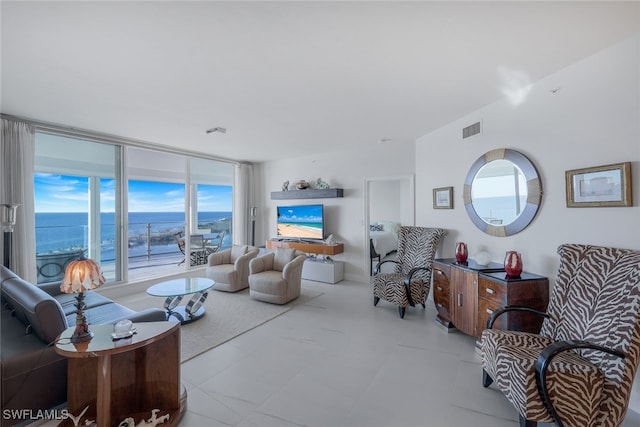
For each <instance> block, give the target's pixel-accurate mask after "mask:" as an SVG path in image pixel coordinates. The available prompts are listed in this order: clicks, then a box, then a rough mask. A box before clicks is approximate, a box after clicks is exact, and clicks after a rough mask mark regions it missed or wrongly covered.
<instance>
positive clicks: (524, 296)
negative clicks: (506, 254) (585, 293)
mask: <svg viewBox="0 0 640 427" xmlns="http://www.w3.org/2000/svg"><path fill="white" fill-rule="evenodd" d="M433 301H434V303H435V305H436V309H437V310H438V316H437V317H436V322H438V323H439V324H441V325H442V326H444V327H446V328H447V329H453V328H456V329H458V330H460V331H461V332H464V333H465V334H468V335H472V336H475V337H480V335H481V334H482V331H483V330H484V329H485V328H486V325H487V319H488V318H489V316H490V315H491V313H492V312H493V311H494V310H495V309H497V308H499V307H502V306H505V305H522V306H526V307H530V308H535V309H536V310H540V311H545V310H546V309H547V304H548V303H549V280H548V279H547V278H546V277H542V276H538V275H535V274H531V273H527V272H523V273H522V274H521V275H520V277H519V278H511V277H507V274H506V273H505V272H504V267H503V266H502V265H501V264H498V263H490V264H489V265H487V266H480V265H477V264H475V263H474V262H473V261H470V262H469V263H468V264H464V265H463V264H458V263H457V262H456V260H455V259H453V258H446V259H436V260H434V262H433ZM541 325H542V318H541V317H539V316H535V315H533V314H531V313H515V312H509V313H506V314H504V315H502V316H500V318H499V321H498V323H497V324H496V327H499V328H503V329H511V330H518V331H526V332H538V331H539V330H540V326H541Z"/></svg>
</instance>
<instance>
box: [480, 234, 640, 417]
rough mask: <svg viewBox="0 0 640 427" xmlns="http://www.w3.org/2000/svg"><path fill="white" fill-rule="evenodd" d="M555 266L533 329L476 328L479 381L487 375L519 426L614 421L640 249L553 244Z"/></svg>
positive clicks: (636, 341) (628, 365) (637, 342)
mask: <svg viewBox="0 0 640 427" xmlns="http://www.w3.org/2000/svg"><path fill="white" fill-rule="evenodd" d="M558 254H559V255H560V268H559V271H558V274H557V278H556V284H555V286H554V288H553V291H552V295H551V301H550V303H549V307H548V310H547V312H546V313H541V315H543V316H544V317H545V319H544V322H543V324H542V329H541V331H540V334H539V335H536V334H530V333H524V332H516V331H500V330H494V329H491V326H492V325H493V321H494V320H495V317H497V316H499V315H500V314H502V313H505V312H508V311H512V310H517V309H518V308H517V307H513V308H509V307H506V308H505V309H504V311H500V310H497V311H496V312H495V313H494V314H493V315H492V316H491V318H490V319H489V321H488V324H487V329H485V330H484V331H483V333H482V342H481V347H482V367H483V385H484V386H485V387H488V386H489V385H490V384H491V383H492V382H493V381H495V383H496V385H497V387H498V388H499V389H500V390H501V391H502V393H504V395H505V396H506V397H507V399H508V400H509V401H510V402H511V403H512V404H513V405H514V406H515V407H516V409H517V411H518V413H519V416H520V425H521V426H523V427H525V426H526V427H534V426H536V425H537V423H538V422H546V423H549V422H553V423H555V424H556V425H558V426H559V427H562V426H572V427H590V426H599V427H605V426H619V425H620V424H621V423H622V421H623V420H624V416H625V414H626V412H627V407H628V404H629V398H630V393H631V387H632V385H633V379H634V376H635V374H636V370H637V368H638V363H639V360H640V251H632V250H626V249H616V248H607V247H599V246H588V245H578V244H566V245H561V246H560V247H559V248H558Z"/></svg>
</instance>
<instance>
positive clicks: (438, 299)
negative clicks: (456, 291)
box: [433, 283, 449, 312]
mask: <svg viewBox="0 0 640 427" xmlns="http://www.w3.org/2000/svg"><path fill="white" fill-rule="evenodd" d="M433 302H434V303H435V304H436V307H437V308H438V309H440V308H441V307H444V308H445V309H446V310H447V312H448V311H449V289H445V288H444V287H442V286H439V285H438V284H436V283H434V285H433Z"/></svg>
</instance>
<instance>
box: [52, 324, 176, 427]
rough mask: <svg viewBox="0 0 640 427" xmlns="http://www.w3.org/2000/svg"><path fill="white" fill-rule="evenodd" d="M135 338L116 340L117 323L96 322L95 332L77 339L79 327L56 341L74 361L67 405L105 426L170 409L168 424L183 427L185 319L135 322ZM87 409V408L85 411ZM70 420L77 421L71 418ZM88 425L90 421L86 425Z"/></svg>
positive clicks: (77, 412) (73, 411)
mask: <svg viewBox="0 0 640 427" xmlns="http://www.w3.org/2000/svg"><path fill="white" fill-rule="evenodd" d="M133 327H134V328H135V330H136V334H134V335H133V336H132V337H131V338H128V339H121V340H116V341H114V340H113V339H112V336H111V333H112V332H113V325H91V331H92V332H93V333H94V337H93V339H92V340H91V341H89V342H86V343H79V344H78V343H76V344H72V343H71V342H70V337H71V335H72V334H73V331H74V329H75V328H74V327H71V328H68V329H67V330H65V331H64V332H63V333H62V334H60V336H59V337H58V340H57V342H56V348H55V350H56V352H57V353H59V354H61V355H63V356H66V357H67V358H68V359H69V360H68V361H69V369H68V380H67V382H68V384H67V410H68V411H69V413H70V414H72V415H73V416H76V417H77V416H79V415H80V414H81V413H83V411H84V414H83V416H82V423H84V420H87V419H89V420H95V421H96V424H97V425H98V426H100V427H102V426H105V427H108V426H118V425H119V423H120V422H122V421H123V420H125V419H126V418H132V419H133V421H134V424H135V425H137V424H138V423H139V422H140V421H141V420H143V419H144V420H147V419H149V418H150V417H151V416H152V410H154V409H159V411H158V412H157V414H156V416H157V417H158V418H159V417H161V416H164V415H166V414H168V415H169V419H168V420H166V421H165V422H164V423H163V424H162V425H163V426H164V425H167V426H177V425H178V423H179V422H180V419H181V418H182V416H183V415H184V412H185V411H186V402H187V399H186V390H185V389H184V388H183V387H182V385H181V384H180V323H179V322H177V321H166V322H144V323H134V324H133ZM85 409H86V410H85ZM67 421H69V423H68V425H73V423H72V422H71V420H67ZM81 425H84V424H81Z"/></svg>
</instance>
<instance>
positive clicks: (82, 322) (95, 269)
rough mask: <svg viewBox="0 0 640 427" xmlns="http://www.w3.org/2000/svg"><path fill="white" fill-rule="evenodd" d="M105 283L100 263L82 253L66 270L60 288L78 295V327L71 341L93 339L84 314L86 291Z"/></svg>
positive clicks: (66, 292) (76, 304) (76, 305)
mask: <svg viewBox="0 0 640 427" xmlns="http://www.w3.org/2000/svg"><path fill="white" fill-rule="evenodd" d="M102 285H104V276H103V275H102V271H100V267H99V266H98V264H97V263H96V262H95V261H93V260H91V259H88V258H85V257H84V253H81V254H80V259H78V260H75V261H71V262H70V263H69V265H68V266H67V268H66V269H65V271H64V279H62V283H61V284H60V290H61V291H62V292H64V293H65V294H73V293H75V294H77V295H76V303H75V307H76V309H77V310H76V329H75V331H73V335H72V336H71V342H72V343H77V342H85V341H91V338H93V333H92V332H91V331H90V330H89V325H88V324H87V318H86V317H85V315H84V309H85V307H86V305H85V303H84V293H85V292H86V291H89V290H91V289H95V288H97V287H99V286H102Z"/></svg>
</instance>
